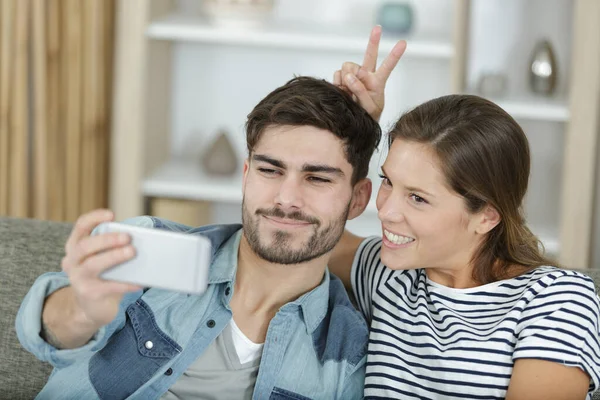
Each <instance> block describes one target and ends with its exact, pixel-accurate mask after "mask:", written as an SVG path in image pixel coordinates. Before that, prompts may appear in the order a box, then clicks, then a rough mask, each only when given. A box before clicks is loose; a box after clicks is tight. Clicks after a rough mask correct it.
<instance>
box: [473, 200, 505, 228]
mask: <svg viewBox="0 0 600 400" xmlns="http://www.w3.org/2000/svg"><path fill="white" fill-rule="evenodd" d="M478 214H479V215H478V217H477V222H476V223H477V225H476V226H475V233H478V234H480V235H485V234H486V233H488V232H489V231H491V230H492V229H494V228H495V227H496V226H497V225H498V224H499V223H500V221H502V217H501V216H500V213H499V212H498V210H496V208H495V207H494V206H491V205H489V204H488V205H486V206H485V208H484V209H483V210H482V211H480V212H479V213H478Z"/></svg>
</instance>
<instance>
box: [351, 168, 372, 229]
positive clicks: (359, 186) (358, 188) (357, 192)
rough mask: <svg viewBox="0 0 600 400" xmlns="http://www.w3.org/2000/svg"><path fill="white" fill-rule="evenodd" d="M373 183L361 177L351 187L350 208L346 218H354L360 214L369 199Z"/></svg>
mask: <svg viewBox="0 0 600 400" xmlns="http://www.w3.org/2000/svg"><path fill="white" fill-rule="evenodd" d="M372 189H373V184H372V183H371V180H370V179H369V178H365V179H361V180H360V181H358V182H357V183H356V184H355V185H354V188H353V189H352V201H351V202H350V210H349V212H348V219H349V220H351V219H354V218H356V217H358V216H359V215H361V214H362V213H363V211H365V208H367V205H368V204H369V200H370V199H371V191H372Z"/></svg>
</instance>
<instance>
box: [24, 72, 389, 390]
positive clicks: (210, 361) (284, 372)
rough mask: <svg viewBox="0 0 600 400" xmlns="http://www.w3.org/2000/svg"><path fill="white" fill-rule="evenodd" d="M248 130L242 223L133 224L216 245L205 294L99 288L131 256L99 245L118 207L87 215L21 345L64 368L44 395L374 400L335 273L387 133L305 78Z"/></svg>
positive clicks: (37, 290) (253, 117) (276, 94)
mask: <svg viewBox="0 0 600 400" xmlns="http://www.w3.org/2000/svg"><path fill="white" fill-rule="evenodd" d="M246 128H247V144H248V153H249V155H248V159H247V160H246V161H245V164H244V179H243V194H244V199H243V205H242V209H243V212H242V214H243V218H242V227H240V226H211V227H202V228H196V229H189V228H187V227H182V226H181V225H177V224H173V223H170V222H168V221H163V220H160V219H157V218H150V217H141V218H136V219H133V220H131V221H129V223H134V224H138V225H142V226H151V227H154V228H160V229H168V230H187V231H188V233H190V234H201V235H205V236H207V237H208V238H209V239H210V240H211V241H212V243H213V245H214V248H215V249H218V251H216V253H215V254H214V257H213V260H212V264H211V270H210V278H209V288H208V290H207V291H206V292H205V293H204V294H203V295H202V296H189V295H184V294H178V293H175V292H168V291H165V290H159V289H152V288H150V289H147V290H140V289H141V288H137V287H134V286H132V285H128V284H122V283H117V282H110V281H105V280H102V279H100V278H99V274H100V273H101V272H102V271H104V270H106V269H108V268H110V267H112V266H114V265H116V264H118V263H120V262H123V261H125V260H127V259H129V258H131V257H132V256H133V255H134V249H133V248H132V247H131V246H130V245H129V243H128V238H127V237H121V236H119V235H117V234H104V235H98V236H90V234H91V231H92V230H93V228H94V227H95V226H97V225H98V224H99V223H101V222H104V221H108V220H111V219H112V215H111V213H110V212H108V211H105V210H99V211H95V212H92V213H89V214H86V215H84V216H82V217H81V218H80V219H79V220H78V222H77V223H76V225H75V227H74V229H73V231H72V233H71V235H70V237H69V239H68V241H67V244H66V256H65V258H64V260H63V263H62V267H63V272H62V273H48V274H44V275H42V276H41V277H40V278H38V280H37V281H36V283H35V284H34V286H33V287H32V288H31V290H30V292H29V293H28V295H27V296H26V298H25V300H24V302H23V304H22V306H21V309H20V310H19V314H18V317H17V332H18V336H19V339H20V341H21V343H22V344H23V346H24V347H25V348H26V349H28V350H29V351H31V352H32V353H33V354H35V355H36V356H37V357H38V358H40V359H41V360H44V361H48V362H50V363H51V364H52V365H53V366H54V367H55V369H54V373H53V374H52V376H51V377H50V379H49V381H48V383H47V385H46V386H45V388H44V389H43V390H42V392H41V393H40V395H39V398H61V399H67V398H73V399H88V398H96V397H99V398H102V399H109V398H110V399H113V398H139V399H149V398H163V399H176V398H203V399H204V398H220V399H221V398H223V399H229V398H231V399H238V398H251V397H253V398H260V399H263V398H269V397H271V398H323V399H333V398H340V399H351V398H362V392H363V380H364V367H365V359H366V343H367V337H368V331H367V326H366V324H365V322H364V320H363V319H362V317H361V316H360V314H359V313H358V312H357V311H355V310H354V308H353V307H352V305H351V303H350V302H349V300H348V298H347V296H346V293H345V291H344V288H343V286H342V284H341V283H340V281H339V280H338V279H337V278H334V277H332V276H330V275H329V273H327V270H326V265H327V261H328V258H329V255H330V252H331V250H332V249H333V247H334V245H335V244H336V243H337V241H338V240H339V238H340V236H341V234H342V233H343V231H344V226H345V222H346V220H347V219H352V218H355V217H356V216H358V215H360V214H361V213H362V211H363V210H364V208H365V206H366V204H367V203H368V200H369V197H370V192H371V184H370V181H369V180H368V179H366V175H367V171H368V163H369V160H370V158H371V155H372V153H373V151H374V149H375V148H376V146H377V144H378V142H379V140H380V136H381V132H380V128H379V126H378V125H377V123H376V122H375V121H374V120H373V119H372V118H371V117H370V116H369V115H368V114H367V113H366V111H364V110H363V109H362V108H361V107H360V106H359V105H358V104H356V103H355V102H354V101H353V100H352V98H351V97H350V96H349V95H348V94H347V93H345V92H344V91H342V90H341V89H339V88H338V87H336V86H334V85H332V84H329V83H326V82H325V81H320V80H316V79H312V78H304V77H301V78H295V79H293V80H291V81H290V82H288V83H287V84H286V85H284V86H282V87H280V88H278V89H276V90H275V91H273V92H272V93H270V94H269V95H267V96H266V98H265V99H263V100H262V101H261V102H260V103H259V104H258V105H257V106H256V107H255V108H254V110H253V111H252V112H251V113H250V114H249V116H248V121H247V124H246ZM165 267H166V268H165V273H168V272H167V271H168V266H165Z"/></svg>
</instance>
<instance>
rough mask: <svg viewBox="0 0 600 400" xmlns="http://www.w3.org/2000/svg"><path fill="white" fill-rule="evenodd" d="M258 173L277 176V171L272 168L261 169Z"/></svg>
mask: <svg viewBox="0 0 600 400" xmlns="http://www.w3.org/2000/svg"><path fill="white" fill-rule="evenodd" d="M258 171H259V172H261V173H263V174H266V175H275V174H276V173H277V171H276V170H274V169H271V168H259V169H258Z"/></svg>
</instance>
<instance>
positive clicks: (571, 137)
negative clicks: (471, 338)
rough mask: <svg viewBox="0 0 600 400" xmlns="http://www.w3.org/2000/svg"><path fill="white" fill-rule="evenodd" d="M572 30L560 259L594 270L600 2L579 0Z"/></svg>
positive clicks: (599, 70) (575, 265) (599, 90)
mask: <svg viewBox="0 0 600 400" xmlns="http://www.w3.org/2000/svg"><path fill="white" fill-rule="evenodd" d="M573 29H574V32H573V41H572V46H573V51H572V58H571V77H570V88H569V95H570V105H569V109H570V112H571V120H570V121H569V125H568V128H567V132H566V136H565V158H564V173H563V180H562V198H561V221H560V223H561V225H560V257H559V261H560V262H561V263H562V264H564V265H565V266H567V267H571V268H589V263H590V255H591V233H592V220H593V212H594V183H595V182H594V174H595V169H596V153H597V146H598V131H599V128H600V122H599V120H598V110H600V51H599V50H598V49H600V2H599V1H591V0H577V1H576V2H575V12H574V23H573Z"/></svg>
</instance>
